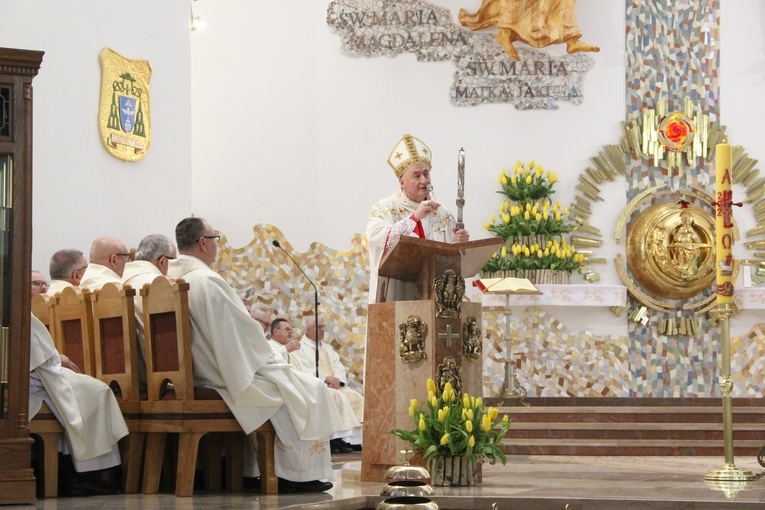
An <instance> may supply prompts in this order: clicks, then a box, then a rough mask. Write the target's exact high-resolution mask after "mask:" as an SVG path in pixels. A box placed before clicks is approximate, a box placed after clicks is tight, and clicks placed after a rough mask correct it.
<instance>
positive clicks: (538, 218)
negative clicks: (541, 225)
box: [534, 213, 542, 221]
mask: <svg viewBox="0 0 765 510" xmlns="http://www.w3.org/2000/svg"><path fill="white" fill-rule="evenodd" d="M534 219H536V220H537V221H542V215H541V214H540V213H537V214H536V216H534Z"/></svg>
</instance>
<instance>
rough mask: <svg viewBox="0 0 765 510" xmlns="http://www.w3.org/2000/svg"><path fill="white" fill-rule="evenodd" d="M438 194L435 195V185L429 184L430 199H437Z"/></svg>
mask: <svg viewBox="0 0 765 510" xmlns="http://www.w3.org/2000/svg"><path fill="white" fill-rule="evenodd" d="M435 199H436V196H435V195H433V185H432V184H428V200H435Z"/></svg>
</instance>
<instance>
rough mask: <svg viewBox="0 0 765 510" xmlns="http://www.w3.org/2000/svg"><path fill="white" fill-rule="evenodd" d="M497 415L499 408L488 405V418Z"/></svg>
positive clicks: (494, 417)
mask: <svg viewBox="0 0 765 510" xmlns="http://www.w3.org/2000/svg"><path fill="white" fill-rule="evenodd" d="M497 415H499V409H497V408H496V407H490V408H489V419H491V420H494V419H496V418H497Z"/></svg>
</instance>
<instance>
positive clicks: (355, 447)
mask: <svg viewBox="0 0 765 510" xmlns="http://www.w3.org/2000/svg"><path fill="white" fill-rule="evenodd" d="M350 446H351V450H353V451H354V452H360V451H361V445H360V444H352V445H350Z"/></svg>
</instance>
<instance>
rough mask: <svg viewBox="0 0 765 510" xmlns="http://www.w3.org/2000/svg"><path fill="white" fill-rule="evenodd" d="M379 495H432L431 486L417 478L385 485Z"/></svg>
mask: <svg viewBox="0 0 765 510" xmlns="http://www.w3.org/2000/svg"><path fill="white" fill-rule="evenodd" d="M380 495H381V496H390V497H401V496H432V495H433V487H431V486H430V485H428V484H426V483H425V482H420V481H418V480H398V481H395V482H391V483H389V484H388V485H386V486H385V488H384V489H383V490H382V492H381V493H380Z"/></svg>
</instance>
